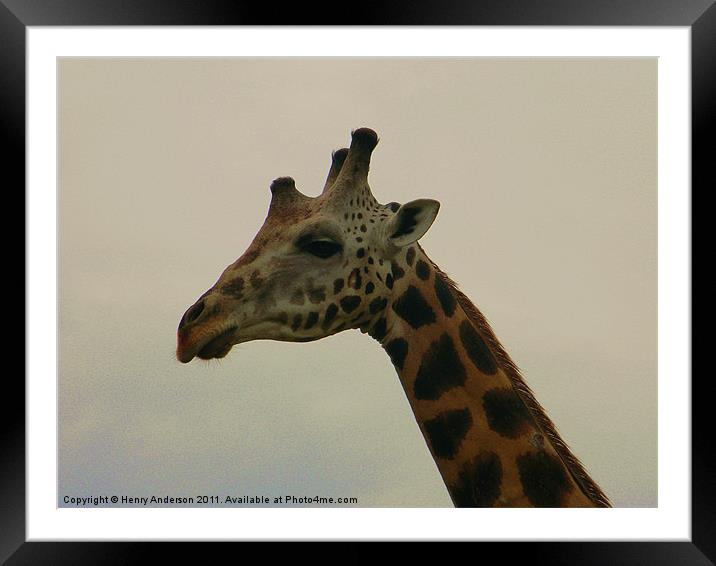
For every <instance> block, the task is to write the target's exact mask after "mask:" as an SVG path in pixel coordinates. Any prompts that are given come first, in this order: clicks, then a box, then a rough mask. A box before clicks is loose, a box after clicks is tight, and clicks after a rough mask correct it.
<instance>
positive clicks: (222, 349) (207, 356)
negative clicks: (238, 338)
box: [179, 326, 238, 363]
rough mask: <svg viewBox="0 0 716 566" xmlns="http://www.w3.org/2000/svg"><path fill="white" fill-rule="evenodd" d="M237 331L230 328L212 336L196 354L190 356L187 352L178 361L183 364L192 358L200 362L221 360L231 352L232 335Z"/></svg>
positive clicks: (235, 327) (233, 327) (235, 328)
mask: <svg viewBox="0 0 716 566" xmlns="http://www.w3.org/2000/svg"><path fill="white" fill-rule="evenodd" d="M237 329H238V327H237V326H231V327H229V328H227V329H226V330H224V331H223V332H221V333H220V334H217V335H216V336H214V337H213V338H212V339H211V340H209V341H208V342H207V343H206V344H204V345H203V346H201V348H199V350H198V352H196V354H194V355H192V354H191V353H189V352H187V353H185V354H184V355H182V356H180V357H179V359H180V361H182V362H184V363H187V362H190V361H191V360H192V359H194V356H196V357H197V358H199V359H202V360H211V359H214V358H223V357H224V356H226V354H228V353H229V352H230V351H231V348H232V347H233V346H234V344H233V342H232V340H233V338H234V333H235V332H236V330H237ZM189 356H191V357H189Z"/></svg>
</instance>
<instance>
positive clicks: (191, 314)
mask: <svg viewBox="0 0 716 566" xmlns="http://www.w3.org/2000/svg"><path fill="white" fill-rule="evenodd" d="M202 312H204V301H203V300H201V301H199V302H198V303H196V304H195V305H194V306H192V307H191V308H189V310H188V311H186V313H185V314H184V318H183V320H182V321H181V324H180V325H179V327H180V328H181V327H183V326H186V325H187V324H191V323H192V322H194V321H195V320H196V319H198V318H199V317H200V316H201V313H202Z"/></svg>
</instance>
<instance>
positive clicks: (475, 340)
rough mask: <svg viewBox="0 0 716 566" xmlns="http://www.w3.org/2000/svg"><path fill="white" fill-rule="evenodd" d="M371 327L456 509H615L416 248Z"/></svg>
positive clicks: (490, 337) (470, 308) (403, 261)
mask: <svg viewBox="0 0 716 566" xmlns="http://www.w3.org/2000/svg"><path fill="white" fill-rule="evenodd" d="M392 297H393V299H392V302H391V303H389V304H388V305H387V308H386V309H385V311H384V315H383V316H382V317H380V318H378V319H377V320H374V321H372V323H371V325H370V328H369V329H367V330H368V331H369V332H370V334H371V335H372V336H373V337H374V338H376V339H377V340H378V341H379V342H380V343H381V345H382V346H383V348H384V349H385V350H386V352H387V353H388V355H389V356H390V358H391V361H392V362H393V365H394V366H395V368H396V370H397V372H398V375H399V377H400V381H401V383H402V385H403V389H404V390H405V393H406V395H407V397H408V400H409V402H410V405H411V408H412V410H413V413H414V415H415V418H416V420H417V422H418V425H419V427H420V430H421V431H422V433H423V436H424V437H425V440H426V442H427V444H428V447H429V449H430V452H431V454H432V456H433V458H434V460H435V463H436V465H437V467H438V470H439V471H440V474H441V475H442V477H443V480H444V482H445V485H446V486H447V489H448V492H449V493H450V496H451V498H452V500H453V503H454V504H455V505H456V506H458V507H492V506H506V507H529V506H535V507H593V506H608V505H609V502H608V500H607V498H606V496H604V495H603V493H602V492H601V490H600V489H599V487H598V486H597V485H596V484H595V483H594V482H593V481H592V480H591V478H589V476H588V475H587V473H586V472H585V471H584V469H583V468H582V467H581V464H580V463H579V461H578V460H577V459H576V458H575V457H574V456H573V455H572V454H571V453H570V452H569V449H568V448H567V447H566V445H564V443H563V442H562V440H561V438H560V437H559V435H558V434H557V432H556V429H554V425H552V423H551V421H550V420H549V419H548V418H547V417H546V415H545V414H544V411H543V409H542V408H541V407H540V406H539V404H538V403H537V402H536V400H534V397H533V396H532V394H531V392H530V390H529V388H528V387H527V386H526V384H525V383H524V382H523V381H522V378H521V377H520V375H519V371H518V370H517V368H516V367H515V366H514V364H513V363H512V362H511V360H510V359H509V356H507V354H506V353H505V352H504V350H502V348H501V346H500V345H499V342H497V339H496V338H495V337H494V334H492V331H491V330H490V329H489V326H488V325H487V323H486V321H485V320H484V318H483V317H482V315H481V314H480V313H479V311H478V310H477V309H476V308H475V307H474V305H472V303H470V302H469V301H468V300H467V298H466V297H465V296H464V295H462V293H460V291H458V290H457V288H456V287H455V286H454V284H453V283H452V282H451V281H450V280H449V279H448V278H447V276H445V275H444V274H443V273H442V272H441V271H440V270H439V269H438V268H437V267H436V266H435V265H434V264H433V263H432V262H431V261H430V260H429V259H428V257H427V256H426V255H425V253H424V252H423V250H422V249H421V248H420V246H418V245H414V246H412V247H410V248H408V249H407V250H405V251H404V252H401V253H400V254H399V256H398V257H396V258H395V260H394V262H393V294H392Z"/></svg>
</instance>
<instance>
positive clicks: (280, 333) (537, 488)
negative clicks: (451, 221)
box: [176, 128, 611, 507]
mask: <svg viewBox="0 0 716 566" xmlns="http://www.w3.org/2000/svg"><path fill="white" fill-rule="evenodd" d="M377 143H378V136H377V134H376V133H375V132H374V131H373V130H371V129H369V128H359V129H357V130H354V131H353V132H352V133H351V143H350V147H349V148H342V149H339V150H336V151H334V152H333V154H332V160H331V166H330V170H329V173H328V176H327V179H326V182H325V185H324V187H323V191H322V193H321V194H320V195H319V196H317V197H309V196H306V195H304V194H302V193H301V192H299V191H298V190H297V189H296V185H295V182H294V180H293V179H292V178H290V177H280V178H277V179H275V180H274V181H273V182H272V183H271V187H270V189H271V202H270V205H269V210H268V215H267V217H266V219H265V221H264V224H263V226H262V227H261V228H260V230H259V231H258V233H257V234H256V236H255V238H254V240H253V242H252V243H251V244H250V245H249V247H248V248H247V249H246V251H245V252H244V253H243V255H241V256H240V257H239V258H238V259H237V260H236V261H235V262H234V263H232V264H231V265H229V266H228V267H227V268H226V269H225V270H224V271H223V273H222V274H221V275H220V277H219V279H218V280H217V281H216V283H215V284H214V285H213V286H212V287H211V288H210V289H209V290H208V291H206V292H205V293H204V294H203V295H201V297H200V298H199V299H198V300H197V301H196V303H194V305H192V306H191V307H190V308H189V309H188V310H187V311H186V312H185V314H184V315H183V317H182V319H181V321H180V323H179V328H178V331H177V351H176V355H177V358H178V360H179V361H180V362H182V363H188V362H190V361H191V360H192V359H194V358H195V357H198V358H200V359H204V360H208V359H212V358H222V357H224V356H226V355H227V354H228V353H229V351H230V350H231V348H232V346H233V345H235V344H239V343H243V342H248V341H251V340H258V339H272V340H280V341H292V342H308V341H312V340H319V339H321V338H324V337H326V336H329V335H332V334H335V333H337V332H341V331H343V330H348V329H359V330H360V331H361V332H362V333H365V334H368V335H369V336H371V337H372V338H374V339H375V340H377V341H378V342H379V343H380V344H381V345H382V347H383V348H384V349H385V351H386V352H387V354H388V356H389V357H390V360H391V362H392V364H393V365H394V366H395V369H396V371H397V374H398V377H399V379H400V382H401V384H402V386H403V389H404V391H405V394H406V396H407V398H408V401H409V403H410V406H411V408H412V411H413V414H414V416H415V419H416V421H417V424H418V426H419V428H420V431H421V432H422V434H423V437H424V439H425V441H426V443H427V446H428V449H429V450H430V453H431V455H432V456H433V459H434V461H435V463H436V465H437V468H438V470H439V472H440V474H441V476H442V478H443V480H444V482H445V485H446V487H447V490H448V492H449V494H450V497H451V499H452V501H453V503H454V505H455V506H456V507H609V506H611V504H610V502H609V499H608V498H607V496H606V495H605V494H604V493H603V491H602V490H601V489H600V488H599V486H598V485H597V484H596V483H595V482H594V481H593V480H592V479H591V478H590V476H589V475H588V473H587V472H586V470H585V469H584V467H583V466H582V464H581V463H580V461H579V460H578V459H577V458H576V457H575V456H574V455H573V454H572V453H571V451H570V450H569V448H568V447H567V445H566V444H565V443H564V441H563V440H562V438H561V437H560V435H559V434H558V432H557V430H556V428H555V425H554V424H553V423H552V421H551V420H550V419H549V417H548V416H547V415H546V413H545V411H544V409H543V408H542V407H541V406H540V404H539V403H538V402H537V400H536V399H535V397H534V395H533V393H532V391H531V390H530V388H529V387H528V386H527V384H526V383H525V381H524V379H523V378H522V376H521V374H520V371H519V370H518V368H517V367H516V365H515V364H514V363H513V361H512V360H511V359H510V356H509V355H508V354H507V353H506V351H505V350H504V349H503V347H502V345H501V344H500V342H499V341H498V339H497V338H496V336H495V334H494V332H493V331H492V329H491V327H490V325H489V324H488V322H487V320H486V318H485V317H484V316H483V314H482V313H481V312H480V311H479V310H478V309H477V307H475V305H474V304H473V303H472V302H471V301H470V300H469V299H468V298H467V297H466V296H465V295H464V294H463V293H462V292H461V291H460V290H459V289H458V287H457V285H456V284H455V283H454V282H453V281H452V280H451V279H450V278H449V277H448V276H447V275H446V274H445V273H444V272H443V271H442V270H441V269H439V268H438V267H437V266H436V265H435V264H434V263H433V262H432V261H431V260H430V259H429V258H428V256H427V254H426V253H425V251H424V250H423V248H422V247H421V246H420V244H419V243H418V240H419V239H420V238H421V237H422V236H423V235H424V234H425V233H426V232H427V230H428V229H429V228H430V227H431V225H432V224H433V221H434V220H435V218H436V216H437V213H438V209H439V207H440V204H439V203H438V202H437V201H436V200H432V199H424V198H421V199H417V200H413V201H410V202H406V203H404V204H402V205H401V204H399V203H397V202H390V203H388V204H379V203H378V201H377V200H376V199H375V198H374V196H373V193H372V191H371V189H370V187H369V185H368V169H369V165H370V159H371V155H372V152H373V150H374V149H375V147H376V145H377Z"/></svg>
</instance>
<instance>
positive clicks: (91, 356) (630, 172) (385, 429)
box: [58, 58, 657, 507]
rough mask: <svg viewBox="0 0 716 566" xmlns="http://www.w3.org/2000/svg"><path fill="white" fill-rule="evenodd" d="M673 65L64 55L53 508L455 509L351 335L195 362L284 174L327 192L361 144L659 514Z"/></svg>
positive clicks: (521, 356) (510, 338)
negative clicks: (369, 141)
mask: <svg viewBox="0 0 716 566" xmlns="http://www.w3.org/2000/svg"><path fill="white" fill-rule="evenodd" d="M656 70H657V67H656V60H655V59H613V60H607V59H572V60H564V59H562V60H560V59H552V60H537V59H521V60H520V59H402V60H401V59H380V60H377V59H353V60H347V59H312V60H311V59H290V60H288V59H214V60H202V59H171V60H169V59H135V60H112V59H101V58H97V59H91V60H78V59H63V60H61V61H60V62H59V136H60V138H59V201H58V202H59V226H60V228H59V230H60V232H59V238H60V240H59V250H60V252H59V253H60V256H59V257H60V268H59V269H60V272H59V297H60V304H59V345H60V350H59V362H60V363H59V391H60V397H59V416H60V423H59V443H60V444H59V449H60V450H59V499H60V501H59V502H58V503H59V505H61V506H63V505H64V503H63V497H64V496H65V495H68V496H73V497H76V496H90V495H107V494H109V495H111V494H118V495H123V494H126V495H131V496H146V495H161V496H164V495H169V496H172V495H174V496H197V495H217V496H221V497H222V499H223V497H224V496H225V495H232V496H242V495H269V496H277V495H286V494H295V495H299V496H300V495H320V496H326V497H329V496H333V497H340V496H344V497H348V496H349V497H357V498H358V501H359V503H358V505H359V506H407V507H411V506H450V505H451V503H450V499H449V496H448V494H447V491H446V489H445V487H444V485H443V483H442V480H441V478H440V476H439V474H438V472H437V469H436V467H435V465H434V463H433V461H432V458H431V457H430V454H429V452H428V449H427V447H426V445H425V442H424V441H423V439H422V436H421V434H420V432H419V429H418V426H417V424H416V423H415V421H414V418H413V416H412V413H411V411H410V407H409V405H408V402H407V400H406V398H405V395H404V393H403V391H402V388H401V386H400V383H399V381H398V378H397V376H396V375H395V371H394V369H393V367H392V365H391V364H390V362H389V360H388V358H387V356H386V355H385V354H384V352H383V351H382V350H381V348H380V347H379V345H378V343H377V342H375V341H373V340H371V339H370V338H368V337H367V336H365V335H362V334H360V333H359V332H357V331H348V332H344V333H341V334H339V335H337V336H334V337H331V338H327V339H324V340H321V341H318V342H314V343H310V344H289V343H282V342H268V341H261V342H253V343H247V344H243V345H241V346H238V347H234V349H233V350H232V352H231V353H230V355H229V356H228V357H227V358H225V359H224V360H221V361H212V362H209V363H203V362H198V361H194V362H192V363H190V364H188V365H182V364H180V363H179V362H177V361H176V360H175V358H174V351H175V346H176V344H175V341H176V334H175V333H176V327H177V324H178V322H179V319H180V317H181V315H182V314H183V312H184V311H185V310H186V308H188V307H189V306H190V305H191V304H192V303H193V302H194V301H195V300H196V298H197V297H198V296H199V295H201V294H202V293H203V292H204V291H205V290H206V289H208V288H209V287H210V286H211V285H212V284H213V283H214V282H215V280H216V279H217V277H218V276H219V274H220V272H221V271H222V270H223V269H224V268H225V267H226V266H227V265H228V264H229V263H231V262H233V261H234V260H235V259H236V258H237V257H238V256H239V255H241V253H242V252H243V251H244V249H245V248H246V246H247V245H248V244H249V242H250V241H251V239H252V238H253V236H254V234H255V233H256V231H257V230H258V228H259V226H260V225H261V223H262V221H263V219H264V217H265V214H266V211H267V208H268V203H269V190H268V186H269V183H270V181H271V180H272V179H274V178H275V177H279V176H282V175H290V176H293V177H294V178H295V179H296V182H297V186H298V187H299V188H300V189H301V190H302V191H303V192H305V193H307V194H309V195H316V194H318V193H319V192H320V190H321V188H322V186H323V181H324V179H325V175H326V173H327V170H328V166H329V163H330V154H331V151H332V150H333V149H336V148H338V147H342V146H345V145H347V144H348V143H349V141H350V130H351V129H354V128H357V127H360V126H369V127H371V128H373V129H375V130H376V131H377V132H378V134H379V136H380V138H381V141H380V144H379V145H378V147H377V149H376V151H375V153H374V156H373V162H372V166H371V175H370V183H371V186H372V188H373V192H374V194H375V196H376V198H377V199H378V200H379V201H381V202H384V203H385V202H390V201H400V202H403V201H407V200H410V199H414V198H419V197H429V198H436V199H438V200H439V201H440V202H441V203H442V206H441V209H440V213H439V215H438V218H437V220H436V222H435V224H434V225H433V227H432V228H431V230H430V231H429V232H428V234H427V235H426V236H425V237H424V238H423V240H421V242H422V244H423V247H424V248H425V249H426V252H427V253H428V255H430V256H431V258H432V259H433V260H434V261H435V262H436V263H437V264H438V265H440V266H441V267H442V268H443V269H444V270H445V271H446V272H447V273H448V274H450V275H451V276H452V278H453V279H455V280H456V281H458V282H459V283H460V285H461V288H462V289H463V291H465V292H466V294H467V295H468V296H469V297H470V298H472V299H473V301H474V302H475V303H476V304H477V305H478V306H479V307H480V308H481V310H482V311H483V312H484V314H485V315H486V316H487V317H488V319H489V320H490V321H491V322H492V324H493V328H494V329H495V332H496V333H497V335H498V337H499V338H500V339H501V341H502V342H503V344H504V345H505V347H506V349H507V350H508V352H510V354H511V355H512V357H513V358H514V359H515V361H516V362H517V363H518V365H519V366H520V367H521V368H522V370H523V373H524V375H525V377H526V379H527V382H528V383H529V385H530V386H531V387H532V388H533V390H534V391H535V393H536V395H537V398H538V399H539V400H540V402H541V403H542V404H543V405H544V406H545V408H546V409H547V412H548V414H549V415H550V417H551V418H552V419H553V420H554V422H555V423H556V425H557V427H558V429H559V430H560V432H561V433H562V435H563V437H564V439H565V440H566V441H567V443H568V444H569V445H570V446H571V447H572V448H573V451H574V452H575V454H576V455H577V456H578V457H579V458H581V459H582V461H583V462H584V464H585V466H586V468H587V469H588V470H589V471H590V473H591V474H592V476H593V477H594V479H595V480H596V481H597V482H598V483H599V484H600V485H601V486H602V487H603V488H604V490H605V491H606V493H607V494H608V495H609V496H610V497H611V499H612V501H613V502H614V504H615V505H616V506H636V507H643V506H655V505H656V504H657V499H656V493H657V483H656V480H657V469H656V456H657V450H656V448H657V436H656V430H657V429H656V423H657V421H656V416H657V413H656V400H657V396H656V394H657V387H656V386H657V358H656V345H657V302H656V299H657V295H656V291H657V271H656V258H657V239H656V235H657V232H656V230H657V225H656V218H657V217H656V212H657V209H656V202H657V201H656V196H657V192H656V191H657V185H656V178H657V177H656V174H657V169H656V167H657V152H656V150H657V145H656V139H657V138H656V135H657V130H656V128H657V123H656V109H657V108H656V103H657V98H656V93H657V88H656V87H657V84H656V77H657V75H656Z"/></svg>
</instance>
